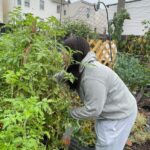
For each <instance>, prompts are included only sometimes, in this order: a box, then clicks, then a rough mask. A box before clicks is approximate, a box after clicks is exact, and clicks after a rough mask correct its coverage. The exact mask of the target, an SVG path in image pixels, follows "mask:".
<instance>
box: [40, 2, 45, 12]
mask: <svg viewBox="0 0 150 150" xmlns="http://www.w3.org/2000/svg"><path fill="white" fill-rule="evenodd" d="M40 10H44V0H40Z"/></svg>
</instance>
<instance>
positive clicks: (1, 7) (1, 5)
mask: <svg viewBox="0 0 150 150" xmlns="http://www.w3.org/2000/svg"><path fill="white" fill-rule="evenodd" d="M2 22H3V4H2V0H0V23H2Z"/></svg>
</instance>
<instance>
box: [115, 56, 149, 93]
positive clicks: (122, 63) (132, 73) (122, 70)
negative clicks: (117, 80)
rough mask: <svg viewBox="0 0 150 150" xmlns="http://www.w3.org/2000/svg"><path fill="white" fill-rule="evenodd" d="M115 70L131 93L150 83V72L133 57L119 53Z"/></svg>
mask: <svg viewBox="0 0 150 150" xmlns="http://www.w3.org/2000/svg"><path fill="white" fill-rule="evenodd" d="M114 69H115V71H116V72H117V74H118V75H119V76H120V77H121V78H122V80H123V81H124V82H125V83H126V84H127V86H128V87H129V88H130V90H131V91H136V90H139V89H141V88H143V87H145V86H146V85H147V84H148V82H149V81H150V76H149V74H150V70H148V69H147V68H145V67H144V66H143V65H141V64H140V61H139V60H138V59H137V58H135V57H134V56H132V55H129V54H123V53H119V54H118V56H117V61H116V64H115V67H114Z"/></svg>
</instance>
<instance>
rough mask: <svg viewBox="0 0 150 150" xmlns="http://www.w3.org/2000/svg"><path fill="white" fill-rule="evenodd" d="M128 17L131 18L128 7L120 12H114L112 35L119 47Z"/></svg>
mask: <svg viewBox="0 0 150 150" xmlns="http://www.w3.org/2000/svg"><path fill="white" fill-rule="evenodd" d="M126 19H130V15H129V13H128V12H127V10H126V9H122V10H120V11H119V12H118V13H115V14H114V17H113V20H112V22H111V23H110V25H111V29H110V32H111V35H112V39H113V40H115V41H116V43H117V45H118V49H119V42H120V41H121V35H122V33H123V24H124V21H125V20H126Z"/></svg>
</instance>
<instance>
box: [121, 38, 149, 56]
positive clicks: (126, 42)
mask: <svg viewBox="0 0 150 150" xmlns="http://www.w3.org/2000/svg"><path fill="white" fill-rule="evenodd" d="M147 44H148V40H147V39H146V37H145V36H134V35H129V36H127V37H126V39H123V40H122V41H120V44H119V46H120V51H123V52H127V53H130V54H135V55H142V56H145V57H146V56H148V55H149V54H150V50H149V49H148V46H147Z"/></svg>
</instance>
